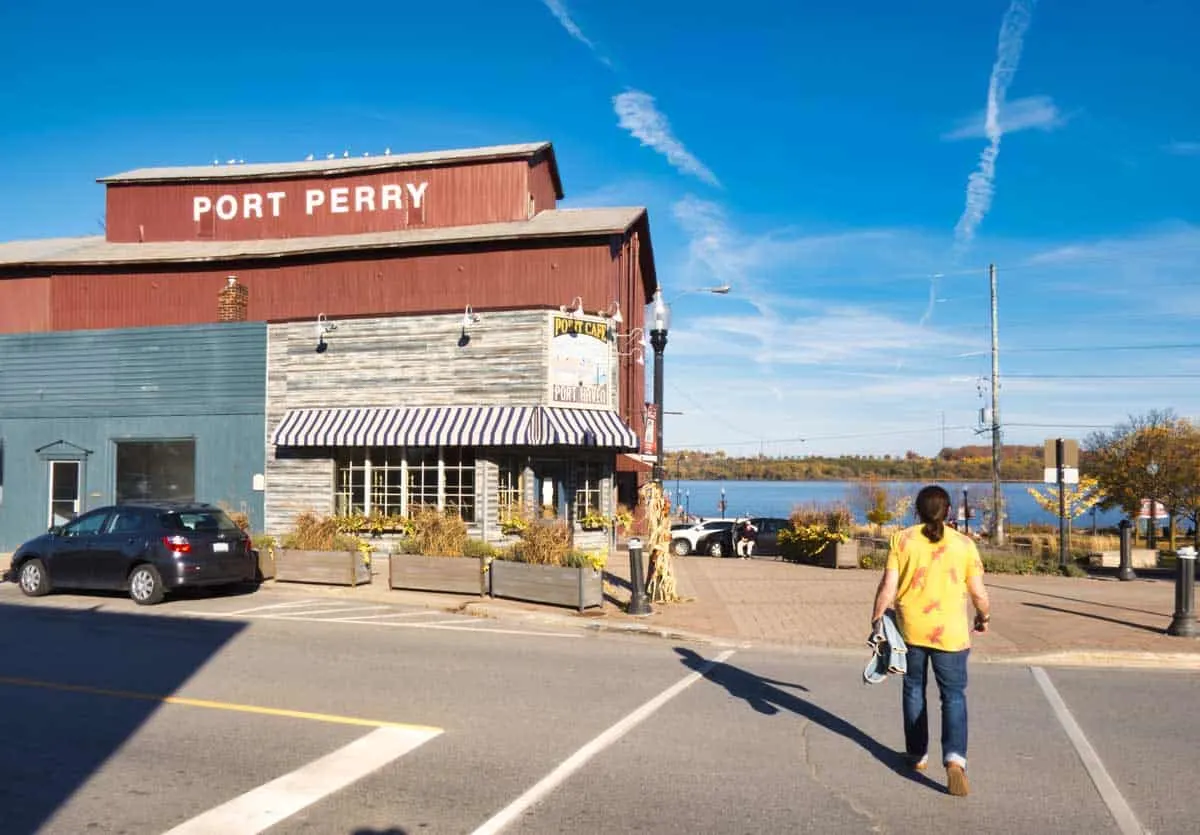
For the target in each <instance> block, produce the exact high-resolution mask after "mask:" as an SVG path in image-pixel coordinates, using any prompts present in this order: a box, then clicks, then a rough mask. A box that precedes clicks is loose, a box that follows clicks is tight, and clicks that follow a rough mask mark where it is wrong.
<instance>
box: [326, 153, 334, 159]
mask: <svg viewBox="0 0 1200 835" xmlns="http://www.w3.org/2000/svg"><path fill="white" fill-rule="evenodd" d="M325 159H333V154H326V155H325Z"/></svg>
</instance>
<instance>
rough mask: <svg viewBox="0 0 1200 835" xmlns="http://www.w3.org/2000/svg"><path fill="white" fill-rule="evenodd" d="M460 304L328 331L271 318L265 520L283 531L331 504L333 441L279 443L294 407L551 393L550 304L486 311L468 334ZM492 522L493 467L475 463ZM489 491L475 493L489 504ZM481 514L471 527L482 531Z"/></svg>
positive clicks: (515, 401)
mask: <svg viewBox="0 0 1200 835" xmlns="http://www.w3.org/2000/svg"><path fill="white" fill-rule="evenodd" d="M462 320H463V316H462V314H461V313H456V314H452V315H443V316H405V317H388V318H371V319H350V320H344V321H339V322H337V323H336V324H337V329H336V330H333V331H330V332H328V333H326V334H325V343H326V346H327V347H326V349H325V351H324V352H321V353H318V352H317V334H316V323H315V322H287V323H280V324H273V325H270V326H269V329H268V337H267V421H266V424H267V425H266V437H265V439H264V440H265V443H266V447H267V451H266V458H267V483H268V491H267V500H266V519H267V529H268V530H271V531H275V532H282V531H284V530H286V529H287V528H288V527H290V526H291V524H292V521H293V520H294V519H295V517H296V515H297V514H299V513H302V512H304V511H306V510H313V511H315V512H317V513H322V514H328V513H332V512H333V509H334V508H333V492H334V477H335V473H334V461H333V454H334V453H333V451H332V450H321V449H312V450H298V449H290V450H276V449H275V447H273V446H272V445H271V443H270V440H271V433H272V432H274V430H275V427H276V426H278V425H279V422H280V421H281V420H282V419H283V417H284V415H285V414H286V413H287V411H288V410H289V409H305V408H326V409H330V408H334V409H336V408H357V407H366V406H391V407H394V406H449V405H472V406H474V405H480V406H488V405H532V404H537V403H543V402H545V399H546V395H547V379H548V374H549V372H548V370H547V369H548V362H549V358H548V357H549V349H548V341H547V336H546V334H547V316H546V313H545V312H544V311H516V312H498V313H487V314H481V315H480V321H479V322H478V323H475V324H472V325H471V327H470V328H468V329H467V335H468V336H469V339H465V340H464V339H463V327H462V324H463V322H462ZM489 480H490V482H491V483H492V484H493V493H492V494H491V497H490V501H489V502H488V505H487V508H486V511H487V513H488V514H489V516H490V519H491V520H492V521H491V523H490V530H489V531H488V533H489V534H490V533H492V531H495V518H496V516H495V513H496V510H495V502H496V498H497V496H496V493H495V492H494V490H495V489H497V488H495V481H496V468H495V467H494V466H493V467H490V468H488V467H486V465H484V464H483V463H481V464H478V465H476V485H477V488H476V489H477V491H479V490H480V489H486V487H485V485H487V484H488V483H489ZM487 499H488V496H486V495H477V496H476V502H477V506H478V507H479V508H480V509H481V511H482V510H484V505H483V501H485V500H487ZM482 527H483V520H482V518H481V519H480V522H479V523H478V524H476V525H475V526H474V528H475V530H474V531H473V532H474V533H475V534H476V535H482V532H483V530H482Z"/></svg>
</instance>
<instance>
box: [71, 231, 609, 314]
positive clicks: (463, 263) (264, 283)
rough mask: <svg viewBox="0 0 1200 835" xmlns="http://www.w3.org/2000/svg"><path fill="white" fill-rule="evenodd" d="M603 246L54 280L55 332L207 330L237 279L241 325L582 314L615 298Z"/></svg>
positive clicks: (383, 258)
mask: <svg viewBox="0 0 1200 835" xmlns="http://www.w3.org/2000/svg"><path fill="white" fill-rule="evenodd" d="M611 252H612V249H611V248H610V246H609V245H608V244H596V245H592V246H582V245H578V246H559V247H545V248H537V249H525V250H506V251H497V252H463V253H445V254H438V255H426V256H413V257H403V256H401V257H391V258H388V257H375V258H361V259H356V260H339V261H329V262H323V263H322V262H312V261H310V262H309V263H293V264H291V265H288V266H270V267H261V266H256V267H253V268H241V269H219V270H218V269H209V270H199V271H188V272H169V273H168V272H144V273H128V272H124V273H113V274H108V275H96V274H61V275H56V276H55V277H54V279H53V291H52V305H53V316H52V327H53V328H54V329H56V330H73V329H79V328H117V327H133V326H138V325H178V324H193V323H202V322H212V321H214V320H215V319H216V315H217V293H218V292H220V290H221V287H223V286H224V285H225V281H226V277H227V276H228V275H230V274H236V275H237V276H238V280H239V281H240V282H241V283H243V284H245V285H246V287H247V288H248V289H249V291H250V304H249V310H248V316H249V318H250V319H256V320H270V321H279V320H287V319H315V318H316V316H317V314H318V313H325V314H326V315H329V316H363V315H392V314H408V313H439V312H449V311H452V310H461V309H463V308H465V307H466V305H468V304H470V305H472V306H473V307H475V308H476V309H477V310H478V309H484V310H487V309H497V308H504V309H516V308H529V307H546V306H550V307H558V306H559V305H564V304H567V303H568V302H570V301H571V299H572V298H573V297H574V296H579V295H582V296H583V298H584V304H585V305H586V306H587V308H588V309H589V310H598V309H600V308H601V307H603V306H605V305H606V304H607V303H608V302H609V301H611V300H612V299H613V298H615V296H614V293H615V292H616V282H615V275H614V263H613V257H612V254H611Z"/></svg>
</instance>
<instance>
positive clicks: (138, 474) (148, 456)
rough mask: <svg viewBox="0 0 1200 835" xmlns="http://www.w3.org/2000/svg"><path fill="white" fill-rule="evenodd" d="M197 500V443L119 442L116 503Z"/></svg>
mask: <svg viewBox="0 0 1200 835" xmlns="http://www.w3.org/2000/svg"><path fill="white" fill-rule="evenodd" d="M195 499H196V442H195V441H194V440H190V439H189V440H184V441H117V502H118V503H120V502H127V501H138V500H142V501H149V500H164V501H177V502H190V501H195Z"/></svg>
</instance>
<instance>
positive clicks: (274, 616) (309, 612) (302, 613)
mask: <svg viewBox="0 0 1200 835" xmlns="http://www.w3.org/2000/svg"><path fill="white" fill-rule="evenodd" d="M386 608H388V607H387V606H337V607H335V608H333V609H329V608H326V609H310V610H305V611H300V612H294V611H287V612H270V613H268V614H265V615H255V616H254V617H258V618H272V619H276V620H278V619H279V618H293V617H294V618H306V617H312V616H313V615H336V614H345V613H346V612H372V611H376V610H378V609H386Z"/></svg>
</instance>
